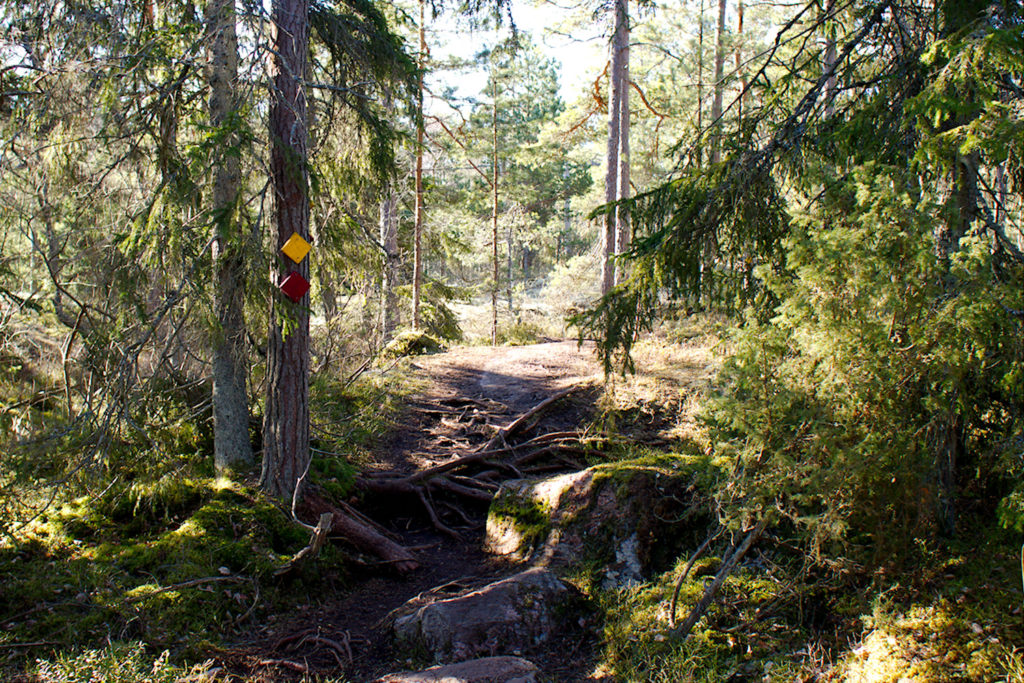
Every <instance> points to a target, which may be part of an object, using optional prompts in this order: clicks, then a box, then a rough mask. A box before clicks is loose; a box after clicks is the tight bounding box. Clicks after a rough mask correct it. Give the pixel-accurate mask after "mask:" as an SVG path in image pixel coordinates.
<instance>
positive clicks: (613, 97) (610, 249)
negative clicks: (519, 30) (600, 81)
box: [601, 0, 629, 294]
mask: <svg viewBox="0 0 1024 683" xmlns="http://www.w3.org/2000/svg"><path fill="white" fill-rule="evenodd" d="M612 22H613V24H612V26H613V29H612V41H611V46H610V49H611V68H610V69H609V74H608V148H607V150H608V151H607V159H606V161H607V171H606V172H605V180H604V197H605V202H607V203H609V204H611V203H612V202H614V201H616V200H617V199H618V198H619V172H620V164H619V152H620V149H621V144H622V143H621V140H620V136H621V134H622V132H621V131H622V105H621V102H622V95H623V93H622V86H623V82H624V80H625V79H624V78H623V67H624V64H623V61H622V60H623V57H626V54H624V52H625V50H624V48H625V47H628V45H629V35H628V16H627V7H626V0H615V5H614V8H613V10H612ZM616 214H617V212H616V211H609V212H608V215H607V217H606V218H605V227H604V270H603V273H602V278H601V293H602V294H607V293H608V292H609V291H611V288H612V287H613V286H615V252H616V247H617V245H618V220H617V217H616Z"/></svg>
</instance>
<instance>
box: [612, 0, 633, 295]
mask: <svg viewBox="0 0 1024 683" xmlns="http://www.w3.org/2000/svg"><path fill="white" fill-rule="evenodd" d="M620 1H621V4H622V15H623V16H622V19H621V21H622V31H623V33H624V34H625V37H624V38H623V40H622V45H621V51H622V56H621V57H620V60H619V61H620V63H621V64H620V66H621V78H622V82H621V83H620V84H619V177H618V197H617V198H618V199H619V201H622V200H624V199H629V194H630V192H629V170H630V169H629V0H620ZM629 241H630V228H629V211H628V210H627V209H626V208H624V207H620V208H619V209H618V210H617V211H616V212H615V253H616V254H623V253H625V252H626V250H627V249H629ZM623 278H624V269H623V265H622V261H620V260H617V261H616V262H615V284H619V283H620V282H622V280H623Z"/></svg>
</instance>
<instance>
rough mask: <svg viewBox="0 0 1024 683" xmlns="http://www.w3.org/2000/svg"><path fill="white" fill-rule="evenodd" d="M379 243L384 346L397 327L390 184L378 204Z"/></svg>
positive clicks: (393, 208)
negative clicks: (381, 259)
mask: <svg viewBox="0 0 1024 683" xmlns="http://www.w3.org/2000/svg"><path fill="white" fill-rule="evenodd" d="M380 243H381V245H382V246H383V247H384V274H383V278H382V282H381V289H382V290H383V291H382V292H381V299H382V302H383V309H384V310H383V312H382V316H381V317H382V321H381V331H382V333H383V340H382V341H383V342H384V343H385V344H386V343H387V342H388V341H390V340H391V337H392V336H394V333H395V328H396V327H397V326H398V292H397V289H398V267H399V263H400V260H401V256H400V254H399V252H398V194H397V193H396V192H395V189H394V187H393V186H391V185H390V184H389V185H388V187H387V190H386V191H385V195H384V200H383V201H382V202H381V203H380Z"/></svg>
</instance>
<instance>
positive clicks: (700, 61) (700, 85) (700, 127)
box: [697, 0, 704, 168]
mask: <svg viewBox="0 0 1024 683" xmlns="http://www.w3.org/2000/svg"><path fill="white" fill-rule="evenodd" d="M697 21H698V28H697V134H698V135H702V134H703V133H704V0H700V14H699V16H698V18H697ZM699 147H700V146H699V145H698V149H697V168H700V167H701V166H703V164H704V150H703V149H700V148H699Z"/></svg>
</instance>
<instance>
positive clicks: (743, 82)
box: [735, 0, 832, 121]
mask: <svg viewBox="0 0 1024 683" xmlns="http://www.w3.org/2000/svg"><path fill="white" fill-rule="evenodd" d="M829 1H830V2H831V1H832V0H829ZM735 52H736V75H737V77H739V79H740V94H739V97H738V98H737V105H738V106H739V110H738V111H737V112H736V118H737V119H738V120H739V121H742V120H743V92H744V91H745V90H746V89H747V77H746V76H745V75H744V73H743V0H739V2H738V3H736V48H735Z"/></svg>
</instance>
